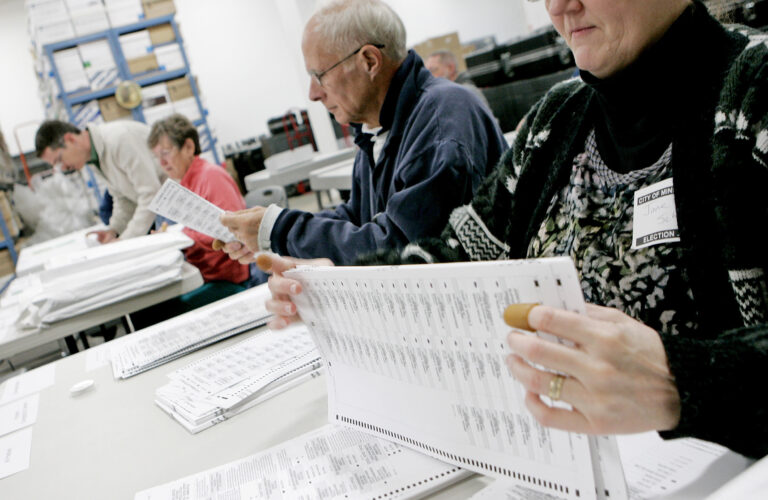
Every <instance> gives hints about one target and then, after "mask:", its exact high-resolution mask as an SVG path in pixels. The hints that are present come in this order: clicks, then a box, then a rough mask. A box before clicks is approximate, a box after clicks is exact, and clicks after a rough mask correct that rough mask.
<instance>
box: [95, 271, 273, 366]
mask: <svg viewBox="0 0 768 500" xmlns="http://www.w3.org/2000/svg"><path fill="white" fill-rule="evenodd" d="M269 295H270V293H269V289H267V285H266V284H263V285H260V286H257V287H254V288H251V289H249V290H245V291H244V292H240V293H237V294H235V295H230V296H229V297H227V298H225V299H222V300H219V301H217V302H214V303H212V304H208V305H206V306H203V307H201V308H198V309H195V310H193V311H190V312H188V313H185V314H182V315H181V316H176V317H174V318H171V319H169V320H166V321H163V322H161V323H157V324H154V325H152V326H150V327H148V328H144V329H143V330H139V331H138V332H135V333H133V334H131V335H130V336H128V337H125V340H123V341H122V342H120V344H119V346H118V347H117V349H112V351H111V352H110V358H111V359H110V360H111V362H112V372H113V374H114V376H115V378H129V377H132V376H134V375H138V374H139V373H142V372H144V371H146V370H150V369H152V368H155V367H157V366H160V365H162V364H164V363H167V362H169V361H172V360H174V359H176V358H179V357H181V356H183V355H185V354H187V353H190V352H193V351H196V350H197V349H200V348H202V347H205V346H207V345H209V344H213V343H214V342H218V341H219V340H223V339H225V338H228V337H231V336H233V335H236V334H238V333H242V332H245V331H248V330H252V329H253V328H256V327H259V326H262V325H265V324H266V323H267V320H268V319H269V317H270V316H271V315H270V313H268V312H267V310H266V309H265V308H264V301H265V300H266V299H267V297H269Z"/></svg>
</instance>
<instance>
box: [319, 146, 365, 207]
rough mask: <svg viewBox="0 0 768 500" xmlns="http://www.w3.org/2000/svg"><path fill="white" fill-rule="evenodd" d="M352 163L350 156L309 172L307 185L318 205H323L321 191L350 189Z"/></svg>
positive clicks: (353, 163)
mask: <svg viewBox="0 0 768 500" xmlns="http://www.w3.org/2000/svg"><path fill="white" fill-rule="evenodd" d="M354 165H355V159H354V158H350V159H348V160H342V161H340V162H338V163H334V164H333V165H328V166H327V167H323V168H319V169H317V170H315V171H314V172H312V173H311V174H309V187H310V188H311V189H312V191H314V192H315V194H316V195H317V206H318V207H321V208H322V207H323V199H322V196H321V193H323V192H327V191H329V190H331V189H339V190H350V189H352V170H353V168H354ZM329 198H330V197H329Z"/></svg>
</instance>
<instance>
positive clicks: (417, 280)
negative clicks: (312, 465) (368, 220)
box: [286, 258, 624, 499]
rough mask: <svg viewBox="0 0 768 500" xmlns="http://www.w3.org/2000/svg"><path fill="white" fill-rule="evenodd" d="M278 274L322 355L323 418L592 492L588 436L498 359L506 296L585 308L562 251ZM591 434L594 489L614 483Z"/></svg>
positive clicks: (522, 480)
mask: <svg viewBox="0 0 768 500" xmlns="http://www.w3.org/2000/svg"><path fill="white" fill-rule="evenodd" d="M286 276H289V277H291V278H293V279H297V280H299V281H300V282H301V283H302V285H303V292H302V293H301V294H300V295H298V296H297V297H296V298H295V299H294V300H295V302H296V304H297V307H298V310H299V313H300V314H301V317H302V318H303V320H304V322H305V324H306V325H307V327H308V328H309V329H310V331H311V332H312V334H313V336H314V339H315V343H316V345H317V347H318V350H320V352H321V354H322V355H323V358H324V360H325V362H326V373H327V380H328V407H329V408H328V411H329V421H331V422H339V423H344V424H347V425H351V426H355V427H357V428H360V429H362V430H365V431H367V432H372V433H374V434H376V435H379V436H381V437H384V438H386V439H391V440H395V441H397V442H399V443H401V444H403V445H405V446H408V447H411V448H414V449H416V450H418V451H421V452H423V453H426V454H429V455H431V456H433V457H435V458H439V459H442V460H445V461H448V462H451V463H454V464H457V465H459V466H461V467H465V468H467V469H471V470H474V471H476V472H479V473H482V474H487V475H493V476H496V477H503V478H507V479H511V480H512V481H514V482H515V483H517V484H520V485H522V486H524V487H526V488H529V489H531V490H533V491H537V492H542V493H547V494H553V495H556V496H557V497H558V498H581V499H584V498H595V497H596V494H597V493H596V480H595V476H598V475H600V473H601V471H602V470H603V467H601V459H600V457H597V456H593V455H595V454H596V453H593V452H592V451H590V440H589V439H588V437H587V436H585V435H580V434H574V433H568V432H564V431H559V430H555V429H550V428H545V427H542V426H541V425H539V424H538V422H537V421H536V420H535V419H534V418H533V416H532V415H530V413H529V412H528V411H527V409H526V408H525V404H524V391H523V389H522V386H520V384H519V383H517V382H516V381H515V380H514V379H513V378H512V376H511V375H510V374H509V372H508V369H507V367H506V364H505V358H506V356H507V355H508V354H509V351H508V349H507V347H506V342H505V339H506V336H507V334H508V333H509V331H510V327H508V326H506V325H505V324H504V322H503V311H504V309H505V308H506V307H507V306H508V305H510V304H514V303H521V302H528V303H543V304H548V305H552V306H556V307H560V308H564V309H567V310H571V311H577V312H583V311H584V299H583V296H582V292H581V288H580V286H579V281H578V278H577V275H576V270H575V268H574V266H573V263H572V262H571V260H570V259H567V258H555V259H541V260H528V261H503V262H483V263H479V262H478V263H460V264H432V265H421V266H402V267H368V268H360V267H354V268H352V267H350V268H323V267H315V268H312V267H302V268H299V269H297V270H292V271H289V272H287V273H286ZM549 339H550V340H552V341H557V339H556V338H554V337H552V336H549ZM591 444H592V445H593V446H595V447H597V446H606V445H607V447H608V448H611V449H612V450H613V451H612V454H613V456H614V459H613V460H611V461H610V462H609V461H607V460H606V463H608V464H609V465H612V466H613V467H609V468H608V469H606V470H610V471H612V472H610V476H611V477H607V478H599V480H598V481H597V483H598V484H599V485H600V486H601V490H603V491H605V490H606V489H607V488H609V487H610V485H618V486H619V487H620V489H621V488H623V486H624V481H623V476H622V475H621V468H620V465H619V466H616V463H617V462H618V460H617V457H618V453H617V451H616V448H615V441H614V440H613V439H612V438H605V439H604V440H603V442H600V441H594V442H593V443H591ZM596 451H597V450H596ZM610 454H611V453H609V455H610ZM593 464H595V466H596V472H593ZM601 493H602V492H601ZM607 493H612V494H610V495H607ZM617 493H618V492H616V491H614V492H606V496H610V497H612V498H620V497H621V496H622V494H620V493H619V494H617ZM601 496H603V495H602V494H601Z"/></svg>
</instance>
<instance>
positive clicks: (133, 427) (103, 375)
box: [0, 331, 486, 500]
mask: <svg viewBox="0 0 768 500" xmlns="http://www.w3.org/2000/svg"><path fill="white" fill-rule="evenodd" d="M254 332H255V331H254ZM254 332H251V333H246V334H243V335H239V336H236V337H234V338H230V339H227V340H226V341H224V342H222V343H219V344H214V345H213V346H209V347H207V348H206V349H203V350H201V351H198V352H195V353H193V354H190V355H188V356H185V357H183V358H181V359H178V360H176V361H173V362H171V363H168V364H165V365H163V366H161V367H159V368H155V369H154V370H150V371H148V372H145V373H143V374H141V375H138V376H136V377H133V378H130V379H127V380H121V381H116V380H114V379H113V377H112V370H111V367H109V366H104V367H101V368H99V369H97V370H95V371H92V372H86V371H85V367H86V356H88V355H89V353H91V355H93V354H95V351H96V350H97V349H104V348H106V347H108V346H109V344H110V343H107V344H102V345H99V346H97V347H94V348H92V349H90V350H88V351H84V352H81V353H78V354H75V355H73V356H69V357H66V358H63V359H61V360H58V361H56V362H55V363H54V364H55V367H56V383H55V385H54V386H52V387H49V388H48V389H45V390H44V391H42V392H41V393H40V407H39V413H38V419H37V422H36V423H35V424H34V426H33V428H32V451H31V457H30V467H29V469H27V470H25V471H22V472H19V473H17V474H14V475H12V476H9V477H7V478H4V479H0V498H3V499H22V498H24V499H26V498H28V499H33V498H34V499H38V498H40V499H42V498H56V499H59V500H65V499H73V500H82V499H102V498H104V499H107V498H108V499H110V500H127V499H132V498H133V495H134V494H135V493H136V492H138V491H140V490H143V489H146V488H150V487H152V486H157V485H160V484H163V483H166V482H169V481H173V480H175V479H179V478H181V477H183V476H187V475H190V474H194V473H197V472H202V471H204V470H207V469H210V468H213V467H216V466H219V465H223V464H225V463H227V462H230V461H233V460H236V459H239V458H243V457H246V456H248V455H252V454H254V453H257V452H259V451H261V450H264V449H267V448H269V447H271V446H275V445H277V444H279V443H281V442H283V441H286V440H288V439H291V438H294V437H297V436H299V435H301V434H304V433H305V432H308V431H310V430H313V429H316V428H318V427H320V426H322V425H324V424H325V423H326V422H327V404H326V390H325V378H324V377H322V376H321V377H317V378H315V379H312V380H309V381H307V382H305V383H303V384H301V385H299V386H297V387H294V388H292V389H289V390H288V391H286V392H284V393H282V394H280V395H278V396H275V397H274V398H272V399H270V400H267V401H265V402H264V403H262V404H259V405H258V406H256V407H254V408H251V409H249V410H247V411H245V412H244V413H242V414H240V415H237V416H235V417H234V418H232V419H231V420H227V421H225V422H222V423H219V424H217V425H215V426H213V427H211V428H210V429H206V430H204V431H202V432H200V433H198V434H195V435H193V434H190V433H189V432H187V431H186V430H185V429H184V428H183V427H182V426H181V425H180V424H178V423H176V422H175V421H174V420H173V419H172V418H171V417H169V416H168V415H166V414H165V413H164V412H163V411H162V410H160V408H158V407H157V406H156V405H155V404H154V401H153V396H154V392H155V389H156V388H157V387H159V386H161V385H163V384H165V383H167V381H168V378H167V376H166V375H167V374H168V373H170V372H172V371H173V370H175V369H177V368H180V367H182V366H184V365H186V364H188V363H190V362H192V361H194V360H196V359H199V358H200V357H202V356H205V355H206V354H210V353H211V352H215V351H217V350H219V349H222V348H224V347H226V346H227V345H231V344H232V343H235V342H239V341H241V340H243V339H245V338H246V336H248V335H252V334H253V333H254ZM118 341H119V339H118ZM83 379H93V380H94V381H95V385H94V387H93V388H91V389H90V390H88V392H85V393H83V394H80V395H78V396H71V395H70V393H69V388H70V387H71V386H72V385H73V384H75V383H76V382H79V381H81V380H83ZM485 481H486V480H485V479H482V478H480V477H474V478H470V479H468V480H465V481H464V482H462V483H460V484H458V485H454V486H453V487H452V488H451V489H450V490H449V491H446V492H443V493H440V494H437V495H435V496H434V497H433V498H439V499H465V498H467V497H468V496H471V494H472V493H473V492H475V491H478V490H479V489H480V488H482V487H483V486H484V484H485Z"/></svg>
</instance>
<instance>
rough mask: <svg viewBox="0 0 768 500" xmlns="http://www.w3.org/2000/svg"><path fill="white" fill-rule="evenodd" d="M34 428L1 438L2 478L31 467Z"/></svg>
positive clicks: (0, 466)
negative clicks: (30, 456)
mask: <svg viewBox="0 0 768 500" xmlns="http://www.w3.org/2000/svg"><path fill="white" fill-rule="evenodd" d="M31 450H32V428H31V427H30V428H27V429H23V430H20V431H19V432H14V433H13V434H10V435H8V436H5V437H2V438H0V479H2V478H4V477H8V476H10V475H11V474H16V473H17V472H21V471H23V470H26V469H29V455H30V451H31Z"/></svg>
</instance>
